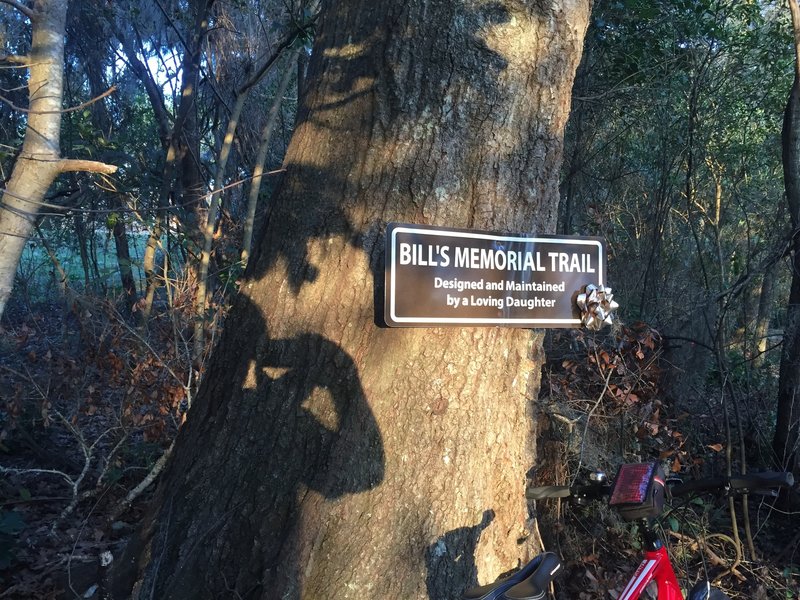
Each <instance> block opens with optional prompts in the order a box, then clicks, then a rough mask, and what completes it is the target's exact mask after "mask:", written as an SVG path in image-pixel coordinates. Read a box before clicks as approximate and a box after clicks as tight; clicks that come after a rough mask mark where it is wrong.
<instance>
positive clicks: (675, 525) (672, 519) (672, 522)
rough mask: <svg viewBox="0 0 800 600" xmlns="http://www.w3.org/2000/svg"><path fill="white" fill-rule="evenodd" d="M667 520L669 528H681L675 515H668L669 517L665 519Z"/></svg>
mask: <svg viewBox="0 0 800 600" xmlns="http://www.w3.org/2000/svg"><path fill="white" fill-rule="evenodd" d="M667 520H668V521H669V528H670V529H671V530H672V531H678V530H680V528H681V524H680V523H678V519H676V518H675V517H670V518H669V519H667Z"/></svg>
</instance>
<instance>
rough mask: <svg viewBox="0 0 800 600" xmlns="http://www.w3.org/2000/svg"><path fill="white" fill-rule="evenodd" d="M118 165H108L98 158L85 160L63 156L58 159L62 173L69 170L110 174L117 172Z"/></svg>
mask: <svg viewBox="0 0 800 600" xmlns="http://www.w3.org/2000/svg"><path fill="white" fill-rule="evenodd" d="M117 168H118V167H117V166H116V165H108V164H106V163H103V162H99V161H96V160H83V159H80V158H62V159H61V160H59V161H58V170H59V171H60V172H61V173H66V172H68V171H85V172H88V173H104V174H106V175H110V174H111V173H116V171H117Z"/></svg>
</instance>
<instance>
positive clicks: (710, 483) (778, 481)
mask: <svg viewBox="0 0 800 600" xmlns="http://www.w3.org/2000/svg"><path fill="white" fill-rule="evenodd" d="M793 485H794V477H793V476H792V474H791V473H785V472H783V471H764V472H762V473H748V474H746V475H731V476H730V477H727V476H724V475H723V476H719V477H708V478H706V479H697V480H695V481H687V482H686V483H678V484H675V485H671V486H670V487H669V491H670V494H671V495H672V496H674V497H678V496H685V495H687V494H693V493H700V492H714V491H717V490H730V491H732V492H737V493H740V494H745V493H748V492H757V491H765V490H771V489H775V488H790V487H792V486H793Z"/></svg>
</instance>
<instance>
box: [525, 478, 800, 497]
mask: <svg viewBox="0 0 800 600" xmlns="http://www.w3.org/2000/svg"><path fill="white" fill-rule="evenodd" d="M667 484H668V486H667V487H668V488H669V493H670V495H671V496H673V497H678V496H685V495H687V494H692V493H700V492H714V491H717V490H726V491H730V492H736V493H740V494H744V493H747V492H756V491H766V490H771V489H775V488H790V487H792V486H793V485H794V477H793V476H792V474H791V473H785V472H783V471H764V472H762V473H748V474H746V475H732V476H730V477H727V476H719V477H707V478H705V479H697V480H695V481H687V482H686V483H670V481H669V480H667ZM611 489H612V486H610V485H605V484H602V485H601V484H595V485H591V484H590V485H576V486H572V487H569V486H566V485H544V486H538V487H529V488H528V489H527V490H525V497H526V498H528V499H529V500H543V499H545V498H569V499H570V501H571V502H573V503H575V504H584V503H586V502H588V501H589V500H596V499H598V498H601V497H603V496H608V495H609V494H610V492H611Z"/></svg>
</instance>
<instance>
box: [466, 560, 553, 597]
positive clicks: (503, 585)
mask: <svg viewBox="0 0 800 600" xmlns="http://www.w3.org/2000/svg"><path fill="white" fill-rule="evenodd" d="M560 567H561V561H560V560H559V558H558V556H556V555H555V554H553V553H552V552H544V553H542V554H540V555H539V556H537V557H536V558H534V559H533V560H532V561H530V562H529V563H528V564H526V565H525V566H524V567H522V568H521V569H520V570H519V571H517V572H516V573H512V574H511V575H509V576H508V577H504V578H503V579H500V580H498V581H495V582H494V583H489V584H487V585H481V586H477V587H473V588H470V589H468V590H467V591H466V592H464V593H463V594H462V595H461V600H540V599H541V598H544V596H545V590H546V588H547V585H548V584H549V583H550V582H551V581H552V580H553V575H554V574H555V572H556V571H558V569H559V568H560ZM509 594H513V595H509Z"/></svg>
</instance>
